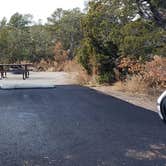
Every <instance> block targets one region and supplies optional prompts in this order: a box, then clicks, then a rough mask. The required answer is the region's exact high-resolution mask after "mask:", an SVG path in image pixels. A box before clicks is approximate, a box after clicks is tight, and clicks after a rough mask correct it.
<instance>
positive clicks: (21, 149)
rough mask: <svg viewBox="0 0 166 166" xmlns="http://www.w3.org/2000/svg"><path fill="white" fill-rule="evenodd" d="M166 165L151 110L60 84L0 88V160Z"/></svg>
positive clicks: (163, 141)
mask: <svg viewBox="0 0 166 166" xmlns="http://www.w3.org/2000/svg"><path fill="white" fill-rule="evenodd" d="M123 165H126V166H166V125H165V124H164V123H163V122H162V121H161V120H160V119H159V117H158V115H157V114H156V113H155V112H152V111H150V110H145V109H143V108H141V107H137V106H135V105H132V104H129V103H127V102H125V101H122V100H120V99H117V98H114V97H111V96H108V95H105V94H102V93H100V92H97V91H95V90H92V89H89V88H86V87H80V86H74V85H62V86H58V85H57V86H56V88H50V89H16V90H14V89H13V90H0V166H123Z"/></svg>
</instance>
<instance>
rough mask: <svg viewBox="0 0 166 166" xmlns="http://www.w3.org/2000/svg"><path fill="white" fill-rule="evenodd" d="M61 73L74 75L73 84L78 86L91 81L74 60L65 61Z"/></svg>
mask: <svg viewBox="0 0 166 166" xmlns="http://www.w3.org/2000/svg"><path fill="white" fill-rule="evenodd" d="M63 71H65V72H72V73H75V77H74V79H75V82H76V83H77V84H80V85H85V84H88V83H89V82H90V80H91V77H90V76H89V75H88V74H87V72H86V71H85V70H84V69H83V67H82V66H81V65H80V64H78V63H77V61H76V60H72V61H66V62H65V64H64V68H63Z"/></svg>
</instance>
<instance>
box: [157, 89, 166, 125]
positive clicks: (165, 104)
mask: <svg viewBox="0 0 166 166" xmlns="http://www.w3.org/2000/svg"><path fill="white" fill-rule="evenodd" d="M157 109H158V113H159V115H160V118H161V119H162V120H163V121H164V122H166V91H164V92H163V93H162V94H161V96H160V97H159V98H158V100H157Z"/></svg>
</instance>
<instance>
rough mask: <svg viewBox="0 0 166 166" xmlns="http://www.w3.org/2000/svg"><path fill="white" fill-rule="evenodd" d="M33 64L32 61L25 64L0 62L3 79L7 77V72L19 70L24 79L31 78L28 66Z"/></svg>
mask: <svg viewBox="0 0 166 166" xmlns="http://www.w3.org/2000/svg"><path fill="white" fill-rule="evenodd" d="M29 66H32V64H31V63H24V64H22V63H21V64H0V73H1V79H3V78H6V77H7V72H14V71H15V72H16V71H17V72H19V73H20V74H22V78H23V80H25V79H27V78H29V69H28V67H29Z"/></svg>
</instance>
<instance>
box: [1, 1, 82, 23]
mask: <svg viewBox="0 0 166 166" xmlns="http://www.w3.org/2000/svg"><path fill="white" fill-rule="evenodd" d="M75 7H79V8H81V9H83V8H84V0H3V1H2V2H1V5H0V19H2V18H3V17H4V16H5V17H7V19H9V18H10V16H11V15H12V14H14V13H16V12H19V13H21V14H28V13H30V14H32V15H33V16H34V20H35V21H38V20H39V19H42V20H43V21H44V22H45V21H46V18H47V17H49V16H50V15H51V14H52V13H53V12H54V11H55V9H56V8H63V9H72V8H75Z"/></svg>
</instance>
